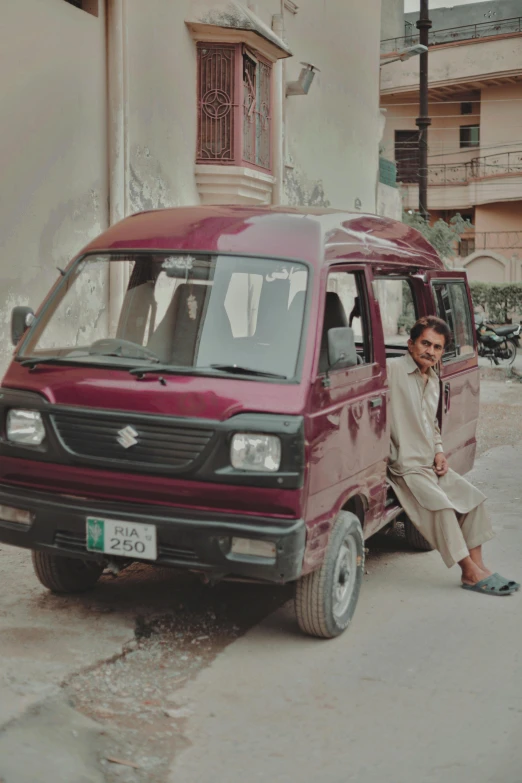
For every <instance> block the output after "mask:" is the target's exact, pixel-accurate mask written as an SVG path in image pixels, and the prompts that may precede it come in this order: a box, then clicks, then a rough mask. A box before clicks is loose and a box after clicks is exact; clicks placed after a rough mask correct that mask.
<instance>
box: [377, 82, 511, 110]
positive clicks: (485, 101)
mask: <svg viewBox="0 0 522 783" xmlns="http://www.w3.org/2000/svg"><path fill="white" fill-rule="evenodd" d="M519 84H520V86H521V87H522V81H520V82H519ZM511 86H514V85H511ZM506 87H509V85H506ZM517 101H522V98H486V99H480V98H477V99H476V100H468V99H467V98H462V99H461V100H460V101H445V100H442V101H431V102H430V107H432V106H442V105H443V104H444V105H445V106H446V105H450V104H459V105H460V104H461V103H481V104H482V105H487V104H488V103H516V102H517ZM418 105H419V103H418V101H415V102H414V101H409V102H408V103H395V102H393V103H388V104H385V105H383V106H380V107H379V108H381V109H392V108H393V107H394V106H418Z"/></svg>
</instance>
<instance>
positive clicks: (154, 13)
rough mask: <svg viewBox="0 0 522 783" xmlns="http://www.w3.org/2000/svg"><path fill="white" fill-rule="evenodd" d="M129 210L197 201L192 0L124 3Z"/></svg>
mask: <svg viewBox="0 0 522 783" xmlns="http://www.w3.org/2000/svg"><path fill="white" fill-rule="evenodd" d="M127 9H128V10H127V20H128V31H127V47H128V77H127V82H128V117H129V127H128V134H129V139H128V146H129V172H128V190H129V203H128V211H129V212H138V211H141V210H144V209H155V208H158V207H171V206H182V205H186V204H197V203H199V197H198V193H197V189H196V185H195V179H194V160H195V154H196V87H195V85H196V49H195V45H194V42H193V40H192V37H191V35H190V33H189V31H188V29H187V27H186V25H185V19H186V18H187V17H188V16H189V13H190V9H191V3H190V0H176V2H167V0H147V2H146V3H144V2H143V0H127Z"/></svg>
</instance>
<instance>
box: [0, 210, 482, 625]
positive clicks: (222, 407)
mask: <svg viewBox="0 0 522 783" xmlns="http://www.w3.org/2000/svg"><path fill="white" fill-rule="evenodd" d="M471 313H472V309H471V300H470V294H469V288H468V285H467V282H466V277H465V273H464V272H456V271H447V270H446V269H445V268H444V266H443V264H442V263H441V261H440V259H439V257H438V255H437V253H436V252H435V250H434V249H433V248H432V247H431V246H430V245H429V244H428V243H427V242H426V240H425V239H424V238H423V237H422V236H421V235H420V234H419V233H418V232H417V231H415V230H414V229H412V228H410V227H408V226H406V225H404V224H402V223H397V222H394V221H392V220H389V219H386V218H381V217H375V216H373V215H365V214H359V213H357V214H351V213H346V212H341V211H336V210H317V209H293V208H285V207H238V206H231V207H221V206H216V207H203V206H202V207H193V208H176V209H165V210H158V211H152V212H147V213H140V214H138V215H135V216H133V217H129V218H127V219H125V220H123V221H122V222H120V223H118V224H117V225H114V226H112V227H111V228H109V229H108V230H107V231H105V232H104V233H103V234H101V235H100V236H99V237H98V238H97V239H95V240H94V241H93V242H91V243H90V244H89V245H88V246H87V247H86V248H85V249H84V250H82V251H81V253H80V254H79V255H78V256H77V257H76V258H74V259H73V260H72V261H71V262H70V264H69V265H68V266H67V268H66V269H65V270H63V272H60V275H59V277H58V280H57V282H56V284H55V285H54V287H53V288H52V290H51V291H50V293H49V295H48V296H47V298H46V299H45V301H44V302H43V304H42V305H41V307H40V308H39V310H38V311H37V312H36V315H35V314H33V311H32V310H31V309H30V308H28V307H16V308H15V309H14V311H13V314H12V339H13V343H14V344H15V345H16V350H15V354H14V357H13V360H12V362H11V364H10V366H9V368H8V370H7V372H6V374H5V377H4V379H3V382H2V386H1V388H0V422H1V425H0V541H3V542H4V543H6V544H10V545H13V546H20V547H26V548H28V549H31V550H32V557H33V563H34V568H35V572H36V575H37V576H38V578H39V580H40V581H41V583H42V584H43V585H45V586H46V587H47V588H48V589H50V590H52V591H55V592H62V593H69V592H79V591H83V590H87V589H89V588H91V587H92V586H94V584H95V583H96V581H97V580H98V579H99V577H100V576H101V574H102V573H103V571H104V570H105V569H107V568H109V569H111V570H112V571H113V572H118V571H119V570H121V568H123V567H125V566H127V565H128V564H130V563H133V562H135V561H140V562H144V563H151V564H157V565H159V566H162V567H164V566H172V567H175V568H178V569H186V570H188V571H191V572H194V573H195V574H199V575H200V576H201V577H202V578H203V579H204V580H205V581H207V582H218V581H219V580H222V579H231V578H232V579H241V580H255V581H258V582H266V583H279V584H285V583H288V582H293V583H295V607H296V614H297V620H298V623H299V626H300V627H301V629H303V631H305V632H306V633H309V634H312V635H315V636H319V637H324V638H330V637H334V636H337V635H338V634H340V633H341V632H343V631H344V630H345V629H346V628H347V627H348V625H349V623H350V620H351V618H352V616H353V613H354V610H355V607H356V604H357V599H358V596H359V591H360V588H361V582H362V578H363V573H364V551H365V544H364V542H365V539H368V538H369V537H370V536H372V535H374V534H375V533H377V532H378V531H380V530H382V529H384V528H386V527H388V526H390V525H391V524H392V522H393V521H394V520H395V519H396V518H397V517H398V516H399V515H401V514H402V509H401V508H400V506H399V504H398V503H397V500H396V499H395V498H394V497H393V496H392V495H391V494H390V491H389V488H388V485H387V481H386V465H387V460H388V454H389V445H390V444H389V440H390V432H389V390H388V384H387V379H386V360H387V359H389V358H393V357H398V356H401V355H402V354H403V353H404V352H405V351H406V344H407V331H408V328H409V326H411V324H412V323H413V321H414V320H415V319H416V318H417V317H420V316H422V315H427V314H435V315H438V316H440V317H441V318H444V319H445V320H446V321H447V322H448V324H449V326H450V328H451V330H452V332H453V335H454V343H453V345H452V348H451V350H449V351H447V352H446V354H445V356H444V360H443V361H442V363H441V366H440V370H439V372H440V383H441V406H440V412H439V415H440V424H441V427H442V434H443V438H444V443H445V447H446V453H447V455H448V458H449V461H450V464H451V466H452V467H453V468H454V469H455V470H457V471H459V472H461V473H464V472H465V471H467V470H469V469H470V468H471V467H472V465H473V460H474V455H475V445H476V440H475V428H476V423H477V418H478V410H479V376H478V367H477V347H476V338H475V333H474V329H473V319H472V316H471ZM405 525H406V532H407V536H408V538H409V541H410V543H411V544H413V545H414V546H416V547H419V548H426V547H427V546H428V545H427V543H426V541H425V540H424V539H422V538H421V537H420V536H419V534H418V533H417V531H416V530H415V529H414V528H413V527H412V526H411V523H409V521H408V520H407V519H406V520H405Z"/></svg>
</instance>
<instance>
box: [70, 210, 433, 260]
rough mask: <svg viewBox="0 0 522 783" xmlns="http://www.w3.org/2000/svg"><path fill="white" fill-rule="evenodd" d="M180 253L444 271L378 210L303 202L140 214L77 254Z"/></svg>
mask: <svg viewBox="0 0 522 783" xmlns="http://www.w3.org/2000/svg"><path fill="white" fill-rule="evenodd" d="M144 249H149V250H184V251H191V252H197V251H207V252H231V253H238V254H241V253H247V254H249V255H259V256H265V257H276V258H292V259H302V260H305V261H308V262H309V263H311V264H312V265H313V266H314V267H316V268H319V267H321V266H323V265H330V264H332V263H335V262H337V263H338V262H339V261H343V260H344V261H348V262H359V263H360V262H361V261H377V262H379V263H381V264H383V265H386V266H388V265H390V266H396V267H412V268H419V269H425V270H429V269H434V270H436V269H443V264H442V262H441V260H440V258H439V256H438V255H437V253H436V251H435V250H434V249H433V247H432V246H431V245H430V244H429V242H427V241H426V240H425V239H424V237H423V236H422V235H421V234H420V233H419V232H418V231H417V230H415V229H413V228H411V227H410V226H406V225H405V224H404V223H400V222H397V221H395V220H390V219H389V218H385V217H377V216H376V215H369V214H361V213H359V212H356V213H352V212H344V211H341V210H337V209H314V208H308V207H303V208H301V207H253V206H252V207H249V206H198V207H174V208H171V209H159V210H152V211H149V212H140V213H137V214H136V215H132V216H131V217H128V218H125V219H124V220H122V221H120V222H119V223H116V224H115V225H113V226H111V227H110V228H109V229H108V230H107V231H105V232H104V233H103V234H100V236H98V237H97V238H96V239H95V240H93V241H92V242H91V243H90V244H89V245H88V246H87V247H86V248H85V249H84V251H83V252H92V251H101V250H113V251H114V250H129V251H130V250H133V251H136V250H144Z"/></svg>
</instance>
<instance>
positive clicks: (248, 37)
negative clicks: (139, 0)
mask: <svg viewBox="0 0 522 783" xmlns="http://www.w3.org/2000/svg"><path fill="white" fill-rule="evenodd" d="M185 24H186V25H187V27H188V28H189V30H190V32H191V33H192V36H193V37H194V39H195V40H196V41H200V42H212V43H245V44H248V45H249V46H251V47H252V48H253V49H255V50H256V51H258V52H260V53H261V54H263V55H264V56H265V57H266V58H267V59H268V60H270V62H275V61H276V60H280V59H283V58H285V57H291V56H292V52H291V51H290V49H289V48H288V46H287V45H286V43H285V42H284V41H283V40H282V39H281V38H279V36H277V35H276V34H275V33H274V32H273V30H271V29H270V27H268V25H266V24H265V23H264V22H263V21H262V20H261V19H259V17H257V16H256V15H255V14H254V13H252V11H251V10H250V9H249V8H244V7H243V6H242V5H241V4H240V3H238V2H236V0H230V2H223V3H218V4H217V5H216V4H215V3H214V2H212V4H210V2H209V0H200V2H198V3H197V4H196V8H195V10H194V13H193V15H192V16H191V17H190V18H189V19H186V20H185Z"/></svg>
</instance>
